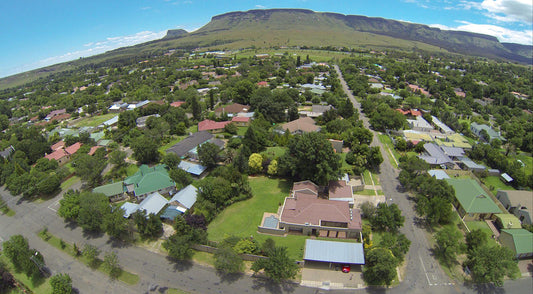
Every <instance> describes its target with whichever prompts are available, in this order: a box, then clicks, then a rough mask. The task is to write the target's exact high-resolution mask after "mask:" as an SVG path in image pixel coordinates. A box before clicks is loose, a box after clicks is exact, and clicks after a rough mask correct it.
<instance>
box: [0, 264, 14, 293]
mask: <svg viewBox="0 0 533 294" xmlns="http://www.w3.org/2000/svg"><path fill="white" fill-rule="evenodd" d="M15 284H16V281H15V278H14V277H13V275H12V274H11V273H10V272H9V271H8V270H7V268H6V266H5V264H3V263H1V262H0V293H10V292H9V291H10V290H11V289H12V288H15Z"/></svg>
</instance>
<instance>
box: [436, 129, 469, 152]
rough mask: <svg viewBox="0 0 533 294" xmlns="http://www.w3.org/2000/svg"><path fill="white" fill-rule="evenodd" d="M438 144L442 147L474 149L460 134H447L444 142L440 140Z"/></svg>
mask: <svg viewBox="0 0 533 294" xmlns="http://www.w3.org/2000/svg"><path fill="white" fill-rule="evenodd" d="M436 143H437V144H438V145H440V146H448V147H459V148H463V149H465V150H471V149H472V145H470V143H469V142H468V140H467V139H466V138H465V137H464V136H462V135H461V134H458V133H453V134H447V135H446V137H445V138H444V141H441V140H438V141H436Z"/></svg>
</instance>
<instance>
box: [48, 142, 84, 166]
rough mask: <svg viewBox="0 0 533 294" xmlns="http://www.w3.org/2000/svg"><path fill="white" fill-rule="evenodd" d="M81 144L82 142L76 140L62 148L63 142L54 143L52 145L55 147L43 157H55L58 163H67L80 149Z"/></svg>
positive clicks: (50, 158)
mask: <svg viewBox="0 0 533 294" xmlns="http://www.w3.org/2000/svg"><path fill="white" fill-rule="evenodd" d="M60 142H62V141H60ZM81 145H82V144H81V143H80V142H76V143H74V144H72V145H70V146H68V147H67V148H64V143H63V144H62V145H61V144H59V143H56V144H54V145H52V146H53V147H54V148H57V149H55V150H54V151H53V152H52V153H50V154H46V155H45V156H44V158H46V159H48V160H52V159H55V160H56V161H57V163H58V164H59V165H63V164H65V163H67V162H68V161H69V160H70V158H71V156H72V155H73V154H74V153H76V152H77V151H78V150H79V149H80V147H81ZM52 150H53V149H52Z"/></svg>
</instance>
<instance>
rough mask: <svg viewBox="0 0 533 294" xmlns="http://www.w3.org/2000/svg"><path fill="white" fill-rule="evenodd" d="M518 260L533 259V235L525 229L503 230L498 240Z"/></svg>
mask: <svg viewBox="0 0 533 294" xmlns="http://www.w3.org/2000/svg"><path fill="white" fill-rule="evenodd" d="M498 240H499V241H500V243H501V244H502V245H503V246H505V247H507V248H509V249H511V250H512V251H513V253H514V254H515V257H516V258H518V259H523V258H531V257H533V233H531V232H530V231H528V230H525V229H503V230H502V231H501V234H500V237H499V239H498Z"/></svg>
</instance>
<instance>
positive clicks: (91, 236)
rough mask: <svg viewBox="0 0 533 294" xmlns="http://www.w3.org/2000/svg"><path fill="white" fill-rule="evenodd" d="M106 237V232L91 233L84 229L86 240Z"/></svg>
mask: <svg viewBox="0 0 533 294" xmlns="http://www.w3.org/2000/svg"><path fill="white" fill-rule="evenodd" d="M103 236H104V232H98V231H89V230H85V229H83V237H84V238H85V239H88V240H90V239H98V238H101V237H103Z"/></svg>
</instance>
